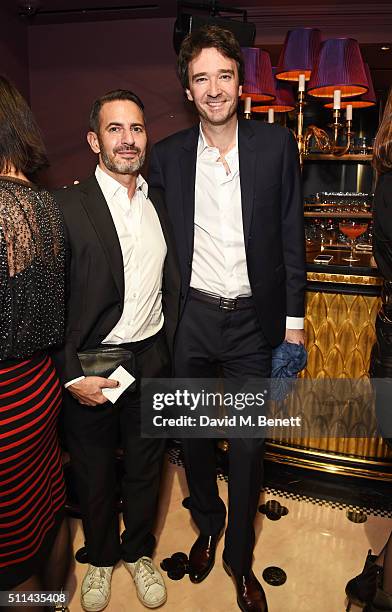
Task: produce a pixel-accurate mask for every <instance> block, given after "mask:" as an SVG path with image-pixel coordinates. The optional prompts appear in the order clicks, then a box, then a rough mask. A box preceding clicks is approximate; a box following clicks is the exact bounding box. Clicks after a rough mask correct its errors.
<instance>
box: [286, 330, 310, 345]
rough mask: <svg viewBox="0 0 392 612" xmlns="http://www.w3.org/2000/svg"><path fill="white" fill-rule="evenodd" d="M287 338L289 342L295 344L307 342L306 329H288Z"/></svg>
mask: <svg viewBox="0 0 392 612" xmlns="http://www.w3.org/2000/svg"><path fill="white" fill-rule="evenodd" d="M285 340H286V341H287V342H292V343H293V344H305V330H303V329H286V337H285Z"/></svg>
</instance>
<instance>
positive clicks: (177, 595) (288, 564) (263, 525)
mask: <svg viewBox="0 0 392 612" xmlns="http://www.w3.org/2000/svg"><path fill="white" fill-rule="evenodd" d="M219 489H220V494H221V497H222V499H224V500H225V501H226V500H227V483H226V482H225V481H224V480H223V479H222V480H219ZM187 494H188V490H187V486H186V480H185V474H184V470H183V468H182V467H181V466H179V465H176V464H174V463H171V462H169V461H167V463H166V465H165V473H164V480H163V486H162V495H161V503H160V511H159V517H158V523H157V527H156V535H157V540H158V545H157V549H156V556H155V560H156V561H157V562H158V563H159V562H160V561H161V560H162V559H164V558H165V557H170V556H171V555H172V554H173V553H175V552H177V551H183V552H186V553H188V552H189V549H190V546H191V545H192V543H193V541H194V539H195V536H196V530H195V528H194V526H193V525H192V521H191V519H190V515H189V512H188V510H186V509H185V508H184V507H183V506H182V500H183V499H184V498H185V497H186V496H187ZM270 500H276V501H278V502H280V504H281V505H282V506H284V507H285V508H287V510H288V513H287V514H286V515H285V516H282V518H280V519H279V520H270V519H269V518H267V516H266V515H264V514H261V513H258V516H257V519H256V533H257V544H256V548H255V561H254V567H253V569H254V571H255V573H256V575H257V576H258V578H259V580H260V581H261V583H262V584H263V588H264V590H265V592H266V594H267V599H268V604H269V611H270V612H344V611H345V610H346V598H345V593H344V587H345V584H346V582H347V580H348V579H350V578H351V577H352V576H354V575H355V574H357V573H359V572H360V570H361V569H362V566H363V562H364V559H365V557H366V553H367V550H368V549H369V548H371V549H372V550H373V551H376V552H378V551H379V549H380V548H381V547H382V546H383V544H384V543H385V541H386V539H387V536H388V535H389V533H390V530H391V529H392V519H391V518H389V517H388V516H377V515H374V514H369V513H367V520H366V522H363V523H353V522H351V521H350V520H349V519H348V518H347V508H346V507H344V506H341V507H339V506H336V505H333V504H328V503H325V502H323V501H321V500H319V501H318V500H316V499H313V500H309V499H306V498H305V499H302V500H300V499H296V498H295V497H294V498H290V497H289V496H287V495H285V494H284V493H283V492H280V491H275V490H271V489H268V490H267V491H265V492H263V493H262V494H261V496H260V504H265V503H266V502H267V501H270ZM384 514H385V513H384ZM71 525H72V533H73V542H74V550H75V551H76V550H77V549H78V548H80V547H81V546H83V533H82V528H81V523H80V521H79V520H77V519H72V520H71ZM222 549H223V541H222V540H221V541H220V543H219V546H218V551H217V559H216V564H215V567H214V569H213V571H212V572H211V574H210V575H209V576H208V578H207V579H206V580H205V581H204V582H202V583H201V584H198V585H194V584H192V583H191V582H190V581H189V578H188V577H187V576H185V577H184V578H183V579H182V580H178V581H173V580H170V579H169V578H167V577H166V584H167V590H168V599H167V603H166V604H165V606H164V608H162V609H165V610H167V612H178V611H181V612H207V611H210V612H230V611H234V612H235V611H236V610H238V609H239V608H238V607H237V604H236V598H235V591H234V587H233V585H232V583H231V580H230V579H229V577H228V576H227V575H226V573H225V571H224V570H223V568H222V564H221V554H222ZM270 566H278V567H279V568H281V569H283V570H284V572H285V573H286V574H287V580H286V582H285V583H284V584H283V585H281V586H270V585H268V584H266V582H265V581H264V580H263V578H262V572H263V570H264V569H265V568H267V567H270ZM86 569H87V566H86V565H82V564H79V563H77V562H74V564H73V567H72V571H71V574H70V577H69V581H68V585H67V589H68V590H69V591H70V596H71V601H70V604H69V608H70V611H71V612H79V611H81V610H82V608H81V605H80V602H79V591H80V585H81V581H82V579H83V576H84V573H85V571H86ZM164 575H165V576H166V574H164ZM106 610H107V612H137V611H139V610H146V608H144V607H143V606H142V605H141V604H140V603H139V601H138V599H137V597H136V594H135V588H134V586H133V583H132V580H131V578H130V576H129V574H128V572H127V571H126V569H125V568H124V567H123V566H121V565H119V566H118V567H116V569H115V571H114V573H113V579H112V597H111V601H110V603H109V605H108V607H107V608H106ZM351 611H352V612H359V608H357V607H355V606H352V608H351Z"/></svg>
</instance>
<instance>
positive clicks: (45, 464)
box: [0, 77, 69, 610]
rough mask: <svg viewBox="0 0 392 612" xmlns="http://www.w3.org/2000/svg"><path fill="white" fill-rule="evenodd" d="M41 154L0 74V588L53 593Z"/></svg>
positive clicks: (53, 297)
mask: <svg viewBox="0 0 392 612" xmlns="http://www.w3.org/2000/svg"><path fill="white" fill-rule="evenodd" d="M46 161H47V160H46V154H45V151H44V147H43V143H42V140H41V136H40V133H39V131H38V128H37V126H36V124H35V122H34V119H33V117H32V114H31V111H30V109H29V107H28V105H27V104H26V102H25V101H24V99H23V98H22V97H21V96H20V94H19V93H18V91H17V90H16V89H15V88H14V87H13V86H12V85H11V84H10V83H9V82H8V81H7V80H6V79H4V78H3V77H0V590H12V589H16V590H59V589H60V588H61V586H62V584H63V583H64V580H65V573H66V569H67V564H68V560H69V535H68V526H67V524H66V522H65V518H64V500H65V488H64V480H63V474H62V466H61V456H60V449H59V444H58V439H57V417H58V413H59V409H60V404H61V389H60V384H59V381H58V378H57V375H56V372H55V370H54V367H53V363H52V360H51V357H50V356H49V352H48V351H49V350H50V348H51V347H52V346H55V345H58V344H59V343H61V342H62V338H63V322H64V259H65V254H64V236H63V225H62V219H61V214H60V212H59V210H58V208H57V206H56V204H55V202H54V200H53V198H52V197H51V195H50V194H49V193H48V192H47V191H46V190H44V189H42V188H39V187H37V186H35V185H34V184H33V183H32V182H30V180H29V178H30V177H31V176H32V175H34V173H35V172H36V171H37V170H39V169H40V168H41V167H42V166H44V165H45V164H46ZM13 609H15V608H13ZM23 609H24V610H26V607H24V608H23ZM38 609H39V608H37V607H34V610H38Z"/></svg>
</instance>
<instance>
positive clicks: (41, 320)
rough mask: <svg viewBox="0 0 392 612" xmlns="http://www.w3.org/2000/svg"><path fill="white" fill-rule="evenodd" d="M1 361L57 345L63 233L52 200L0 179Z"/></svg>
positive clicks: (60, 322) (60, 320) (60, 330)
mask: <svg viewBox="0 0 392 612" xmlns="http://www.w3.org/2000/svg"><path fill="white" fill-rule="evenodd" d="M0 308H1V311H0V359H8V358H19V357H27V356H29V355H31V354H33V353H34V352H36V351H38V350H43V349H46V348H48V347H50V346H53V345H56V344H59V343H61V342H62V340H63V330H64V234H63V226H62V220H61V215H60V212H59V210H58V208H57V205H56V203H55V201H54V200H53V198H52V196H51V195H50V194H49V193H48V192H47V191H45V190H42V189H37V188H35V187H34V186H32V185H29V184H28V183H25V182H22V181H16V180H11V179H9V180H8V179H7V180H5V179H0Z"/></svg>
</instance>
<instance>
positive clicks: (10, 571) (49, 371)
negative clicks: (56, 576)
mask: <svg viewBox="0 0 392 612" xmlns="http://www.w3.org/2000/svg"><path fill="white" fill-rule="evenodd" d="M60 405H61V388H60V383H59V380H58V378H57V375H56V371H55V369H54V366H53V363H52V360H51V358H50V357H49V356H48V355H46V354H44V353H40V354H37V355H34V356H33V357H31V358H28V359H23V360H22V359H21V360H14V361H12V362H9V361H7V362H4V361H2V362H0V587H1V588H3V589H11V588H13V587H14V586H17V585H18V584H20V583H22V582H24V581H25V580H27V578H29V577H30V576H32V575H33V574H36V573H37V572H38V571H39V568H40V565H42V562H43V560H44V559H45V558H46V557H47V555H48V552H49V550H50V547H51V545H52V543H53V540H54V538H55V536H56V531H57V529H58V527H59V524H60V522H61V520H62V517H63V508H64V502H65V486H64V479H63V471H62V465H61V454H60V448H59V443H58V438H57V418H58V414H59V410H60Z"/></svg>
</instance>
